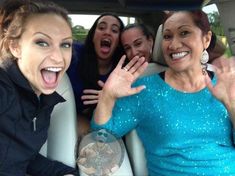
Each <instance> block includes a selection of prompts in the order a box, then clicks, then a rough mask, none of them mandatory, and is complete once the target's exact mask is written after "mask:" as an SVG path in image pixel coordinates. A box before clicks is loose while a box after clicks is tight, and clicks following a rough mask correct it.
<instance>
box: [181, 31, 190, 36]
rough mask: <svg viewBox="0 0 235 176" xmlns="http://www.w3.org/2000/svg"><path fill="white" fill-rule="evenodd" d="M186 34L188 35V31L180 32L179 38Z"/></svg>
mask: <svg viewBox="0 0 235 176" xmlns="http://www.w3.org/2000/svg"><path fill="white" fill-rule="evenodd" d="M188 34H190V32H189V31H182V32H181V33H180V35H181V36H187V35H188Z"/></svg>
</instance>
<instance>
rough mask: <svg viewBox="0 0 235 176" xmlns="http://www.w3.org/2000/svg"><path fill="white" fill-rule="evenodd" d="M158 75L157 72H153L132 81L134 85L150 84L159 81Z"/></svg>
mask: <svg viewBox="0 0 235 176" xmlns="http://www.w3.org/2000/svg"><path fill="white" fill-rule="evenodd" d="M160 79H161V78H160V77H159V74H158V73H153V74H151V75H147V76H143V77H141V78H139V79H137V80H136V82H135V83H134V85H136V86H137V85H142V84H144V85H152V84H153V83H155V82H158V84H159V82H160Z"/></svg>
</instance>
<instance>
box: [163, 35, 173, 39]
mask: <svg viewBox="0 0 235 176" xmlns="http://www.w3.org/2000/svg"><path fill="white" fill-rule="evenodd" d="M171 38H172V36H171V35H168V34H164V35H163V39H164V40H170V39H171Z"/></svg>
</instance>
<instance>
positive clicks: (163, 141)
mask: <svg viewBox="0 0 235 176" xmlns="http://www.w3.org/2000/svg"><path fill="white" fill-rule="evenodd" d="M212 81H213V83H215V82H216V78H215V76H214V78H213V80H212ZM137 85H145V86H146V89H145V90H143V91H142V92H141V93H139V94H137V95H134V96H129V97H124V98H121V99H119V100H118V101H117V102H116V104H115V107H114V109H113V114H112V115H113V116H112V117H111V118H110V120H109V121H108V122H107V123H106V124H104V125H102V126H97V125H96V124H95V123H94V121H93V120H92V127H93V128H94V129H97V128H105V129H108V130H109V131H111V132H112V133H113V134H115V135H117V136H119V137H121V136H123V135H125V134H126V133H127V132H129V131H130V130H132V129H133V128H136V130H137V133H138V135H139V137H140V139H141V140H142V142H143V145H144V147H145V152H146V153H145V156H146V159H147V167H148V172H149V175H166V176H178V175H180V176H182V175H184V176H186V175H187V176H188V175H200V176H201V175H207V176H208V175H211V176H219V175H226V176H227V175H233V176H234V175H235V145H234V139H233V132H232V125H231V122H230V118H229V116H228V112H227V111H226V109H225V107H224V106H223V104H221V103H220V102H219V101H218V100H216V99H215V98H214V97H213V96H212V95H211V93H210V92H209V90H208V89H207V88H205V89H202V90H201V91H198V92H195V93H184V92H180V91H178V90H175V89H174V88H172V87H170V86H169V85H168V84H166V83H165V82H164V80H162V78H160V76H159V75H158V74H154V75H151V76H146V77H143V78H141V79H139V80H138V81H137V82H136V83H135V84H134V86H137Z"/></svg>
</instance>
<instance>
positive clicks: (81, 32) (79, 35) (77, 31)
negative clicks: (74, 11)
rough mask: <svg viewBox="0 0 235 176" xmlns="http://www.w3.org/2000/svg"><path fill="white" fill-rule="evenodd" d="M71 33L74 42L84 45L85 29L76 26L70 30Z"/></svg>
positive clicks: (86, 31)
mask: <svg viewBox="0 0 235 176" xmlns="http://www.w3.org/2000/svg"><path fill="white" fill-rule="evenodd" d="M72 32H73V39H74V40H77V41H79V42H81V43H84V41H85V39H86V36H87V33H88V30H87V29H85V28H84V27H83V26H80V25H76V26H74V27H73V28H72Z"/></svg>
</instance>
